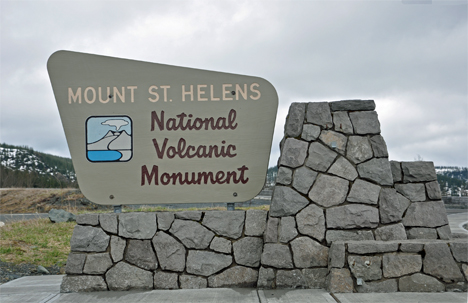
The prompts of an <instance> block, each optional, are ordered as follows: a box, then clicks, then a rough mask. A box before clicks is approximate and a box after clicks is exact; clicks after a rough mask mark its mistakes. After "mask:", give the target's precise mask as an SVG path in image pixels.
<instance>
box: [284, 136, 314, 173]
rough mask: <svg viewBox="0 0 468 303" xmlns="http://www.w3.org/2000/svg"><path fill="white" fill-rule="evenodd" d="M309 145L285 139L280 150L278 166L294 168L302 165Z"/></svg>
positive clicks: (292, 139)
mask: <svg viewBox="0 0 468 303" xmlns="http://www.w3.org/2000/svg"><path fill="white" fill-rule="evenodd" d="M308 147H309V143H307V142H305V141H301V140H297V139H294V138H287V139H286V141H285V142H284V145H283V148H282V149H281V157H280V159H279V165H284V166H288V167H291V168H296V167H299V166H302V165H304V161H305V158H306V156H307V148H308Z"/></svg>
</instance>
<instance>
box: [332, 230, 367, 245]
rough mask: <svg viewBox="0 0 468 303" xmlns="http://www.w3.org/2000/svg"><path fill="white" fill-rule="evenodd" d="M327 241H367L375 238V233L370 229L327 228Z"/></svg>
mask: <svg viewBox="0 0 468 303" xmlns="http://www.w3.org/2000/svg"><path fill="white" fill-rule="evenodd" d="M326 239H327V243H328V244H330V243H333V242H335V241H365V240H374V234H373V233H372V231H370V230H331V229H329V230H327V233H326Z"/></svg>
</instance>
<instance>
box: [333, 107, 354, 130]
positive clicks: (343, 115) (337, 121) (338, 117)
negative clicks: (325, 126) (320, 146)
mask: <svg viewBox="0 0 468 303" xmlns="http://www.w3.org/2000/svg"><path fill="white" fill-rule="evenodd" d="M332 115H333V124H334V125H335V126H334V128H333V130H334V131H337V132H340V133H343V134H347V135H350V134H352V133H353V125H352V124H351V120H349V116H348V113H347V112H334V113H332Z"/></svg>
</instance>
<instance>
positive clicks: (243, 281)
mask: <svg viewBox="0 0 468 303" xmlns="http://www.w3.org/2000/svg"><path fill="white" fill-rule="evenodd" d="M257 280H258V271H257V270H255V269H252V268H248V267H244V266H234V267H231V268H229V269H226V270H225V271H223V272H222V273H220V274H217V275H214V276H211V277H209V278H208V286H209V287H217V288H218V287H255V286H256V284H257Z"/></svg>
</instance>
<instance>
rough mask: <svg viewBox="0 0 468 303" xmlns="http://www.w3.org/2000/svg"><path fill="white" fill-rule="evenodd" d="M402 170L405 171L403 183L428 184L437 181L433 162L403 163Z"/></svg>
mask: <svg viewBox="0 0 468 303" xmlns="http://www.w3.org/2000/svg"><path fill="white" fill-rule="evenodd" d="M401 169H402V171H403V181H406V182H427V181H436V180H437V175H436V172H435V168H434V163H433V162H428V161H424V162H423V161H415V162H401Z"/></svg>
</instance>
